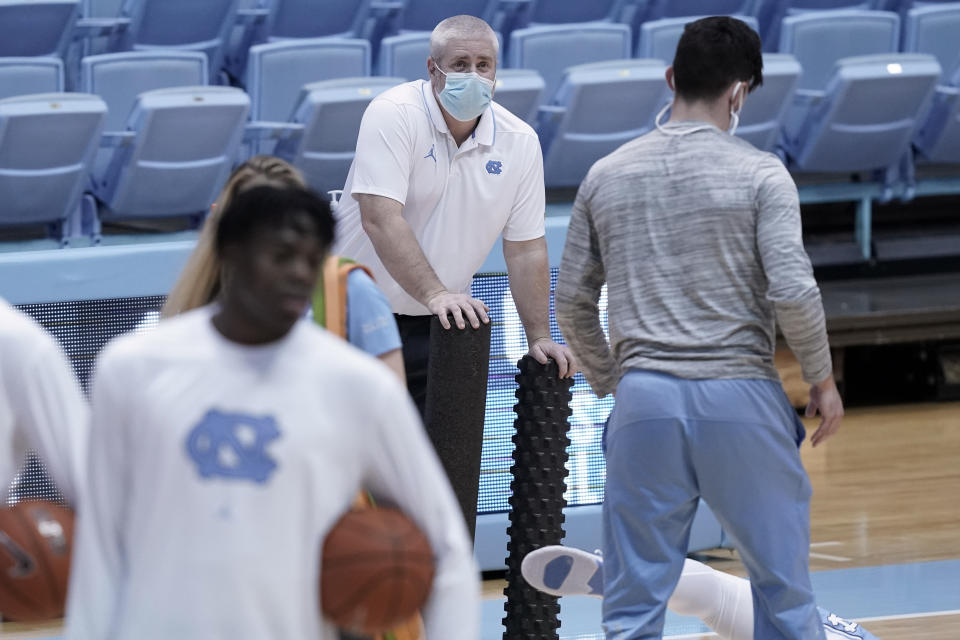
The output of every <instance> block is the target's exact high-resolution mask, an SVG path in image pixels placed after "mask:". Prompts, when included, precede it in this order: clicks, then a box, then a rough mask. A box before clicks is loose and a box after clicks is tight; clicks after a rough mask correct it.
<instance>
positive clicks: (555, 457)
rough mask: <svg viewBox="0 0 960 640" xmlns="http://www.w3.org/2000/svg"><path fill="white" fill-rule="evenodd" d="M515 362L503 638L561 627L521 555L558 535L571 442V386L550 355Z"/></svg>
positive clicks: (550, 633)
mask: <svg viewBox="0 0 960 640" xmlns="http://www.w3.org/2000/svg"><path fill="white" fill-rule="evenodd" d="M517 366H518V367H519V368H520V373H519V375H517V383H518V385H519V388H518V389H517V393H516V397H517V405H516V406H515V407H514V411H515V412H516V414H517V419H516V421H515V422H514V427H515V428H516V435H514V437H513V442H514V445H515V447H514V451H513V460H514V463H513V466H512V467H511V469H510V471H511V474H512V476H513V481H512V482H511V483H510V489H511V491H512V495H511V496H510V526H509V527H508V529H507V534H508V535H509V537H510V541H509V542H508V543H507V550H508V551H509V555H508V556H507V576H506V577H507V586H506V588H505V589H504V593H505V594H506V596H507V601H506V603H505V604H504V610H505V611H506V614H507V615H506V617H504V619H503V626H504V629H505V630H504V633H503V638H504V640H556V639H557V638H559V634H558V633H557V629H559V628H560V621H559V619H558V617H557V616H558V614H559V613H560V604H559V602H558V601H557V598H555V597H553V596H550V595H547V594H545V593H541V592H539V591H536V590H535V589H533V587H531V586H530V585H528V584H527V583H526V581H525V580H524V579H523V576H522V575H521V574H520V564H521V563H522V562H523V557H524V556H525V555H527V554H528V553H530V552H531V551H533V550H534V549H538V548H540V547H542V546H545V545H549V544H560V543H561V542H562V540H563V535H564V531H563V519H564V516H563V508H564V507H565V506H566V500H565V499H564V497H563V494H564V491H565V490H566V482H565V479H566V477H567V468H566V462H567V446H568V445H569V444H570V438H569V436H568V432H569V429H570V425H569V422H568V418H569V416H570V399H571V395H570V387H571V386H573V380H570V379H560V377H559V376H558V371H557V364H556V363H555V362H553V361H552V360H551V361H549V362H547V364H545V365H542V364H540V363H539V362H537V361H536V360H535V359H533V358H532V357H530V356H529V355H528V356H524V358H523V359H522V360H520V362H519V363H517Z"/></svg>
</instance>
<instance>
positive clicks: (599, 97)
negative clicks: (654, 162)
mask: <svg viewBox="0 0 960 640" xmlns="http://www.w3.org/2000/svg"><path fill="white" fill-rule="evenodd" d="M665 70H666V65H665V64H664V62H663V61H662V60H636V59H634V60H612V61H607V62H596V63H590V64H583V65H577V66H574V67H570V68H569V69H567V71H566V74H565V76H564V79H563V83H562V85H561V87H560V89H559V90H558V91H557V93H556V96H555V97H554V99H553V100H552V101H551V103H550V104H549V105H547V106H543V107H541V115H540V119H539V122H538V127H537V133H538V134H539V135H540V142H541V145H542V146H543V170H544V178H545V181H546V185H547V187H575V186H577V185H579V184H580V182H581V181H582V180H583V178H584V176H586V174H587V170H588V169H589V168H590V167H591V165H593V163H594V162H596V161H597V160H598V159H600V158H601V157H603V156H605V155H607V154H608V153H610V152H612V151H614V150H615V149H616V148H617V147H619V146H620V145H622V144H624V143H626V142H629V141H630V140H632V139H633V138H636V137H637V136H639V135H642V134H644V133H646V132H648V131H650V130H651V129H652V128H653V126H654V118H655V116H656V114H657V112H658V111H659V110H660V109H661V108H662V107H663V106H664V105H665V104H667V102H668V101H669V89H668V87H667V83H666V82H665V81H664V71H665ZM598 114H602V116H601V115H598Z"/></svg>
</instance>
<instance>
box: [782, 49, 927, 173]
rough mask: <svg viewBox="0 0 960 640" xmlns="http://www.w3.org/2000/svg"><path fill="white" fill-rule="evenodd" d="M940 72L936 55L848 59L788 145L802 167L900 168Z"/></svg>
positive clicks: (792, 159) (833, 169)
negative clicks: (922, 110)
mask: <svg viewBox="0 0 960 640" xmlns="http://www.w3.org/2000/svg"><path fill="white" fill-rule="evenodd" d="M939 77H940V65H939V64H938V63H937V60H936V58H934V57H933V56H928V55H923V54H915V53H891V54H877V55H872V56H860V57H852V58H843V59H841V60H839V61H837V62H836V64H835V67H834V72H833V74H832V77H831V79H830V80H829V81H828V83H827V86H826V88H825V89H824V91H823V92H822V93H821V94H820V95H819V97H818V99H817V100H815V101H813V102H811V103H810V105H809V107H808V113H807V114H806V117H805V118H803V120H802V125H801V126H800V127H799V128H798V129H796V130H795V131H791V132H789V134H788V137H787V139H786V150H787V153H788V155H789V156H790V163H791V168H793V169H795V170H798V171H807V172H809V171H815V172H845V173H853V172H858V171H871V170H888V171H889V170H891V169H894V170H895V169H896V168H897V167H898V166H899V164H900V162H901V161H902V159H903V157H904V155H905V154H906V153H907V152H908V150H909V147H910V140H911V138H912V137H913V134H914V130H915V128H916V126H917V120H918V117H919V115H920V111H921V108H922V107H923V105H924V104H925V103H926V102H927V101H928V100H929V99H930V96H931V95H932V93H933V90H934V87H935V86H936V83H937V80H938V78H939Z"/></svg>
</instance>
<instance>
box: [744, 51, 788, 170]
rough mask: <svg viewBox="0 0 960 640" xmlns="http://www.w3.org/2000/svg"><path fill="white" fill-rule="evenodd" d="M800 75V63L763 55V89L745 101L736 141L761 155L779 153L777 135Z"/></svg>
mask: <svg viewBox="0 0 960 640" xmlns="http://www.w3.org/2000/svg"><path fill="white" fill-rule="evenodd" d="M800 72H801V69H800V63H798V62H797V59H796V58H794V57H793V56H792V55H790V54H787V53H764V54H763V86H761V87H760V88H758V89H756V90H754V91H753V92H752V93H751V94H750V95H749V96H748V97H747V101H746V103H745V104H744V106H743V111H742V112H741V113H740V126H739V127H737V132H736V135H737V137H739V138H743V139H744V140H746V141H747V142H749V143H750V144H752V145H753V146H755V147H756V148H757V149H760V150H762V151H773V152H779V149H778V144H779V142H780V132H781V130H782V129H783V123H784V122H785V121H786V118H787V113H788V111H789V110H790V105H791V104H793V96H794V94H795V93H796V90H797V82H798V80H799V78H800Z"/></svg>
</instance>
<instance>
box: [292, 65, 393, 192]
mask: <svg viewBox="0 0 960 640" xmlns="http://www.w3.org/2000/svg"><path fill="white" fill-rule="evenodd" d="M403 81H404V79H403V78H389V77H382V76H375V77H364V78H346V79H340V80H326V81H323V82H314V83H310V84H307V85H306V86H304V87H303V89H302V92H301V97H300V100H299V104H298V105H297V107H296V111H295V113H294V115H293V122H294V123H296V124H299V125H302V127H303V132H302V134H300V135H298V136H295V137H291V138H288V139H285V140H281V141H280V142H278V143H277V146H276V150H275V153H276V155H278V156H280V157H281V158H284V159H285V160H287V161H289V162H291V163H292V164H293V165H294V166H296V167H297V168H298V169H300V171H302V172H303V175H304V177H306V179H307V182H308V183H309V184H310V186H311V187H313V188H314V189H316V190H317V191H319V192H321V193H326V192H327V191H330V190H331V189H341V188H343V184H344V182H346V179H347V172H348V171H349V170H350V164H351V163H352V162H353V154H354V151H355V150H356V147H357V136H358V135H359V133H360V120H361V119H362V118H363V112H364V111H365V110H366V108H367V105H368V104H370V101H371V100H373V99H374V98H376V97H377V96H378V95H380V94H381V93H383V92H384V91H386V90H387V89H389V88H391V87H394V86H396V85H398V84H400V83H402V82H403Z"/></svg>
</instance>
